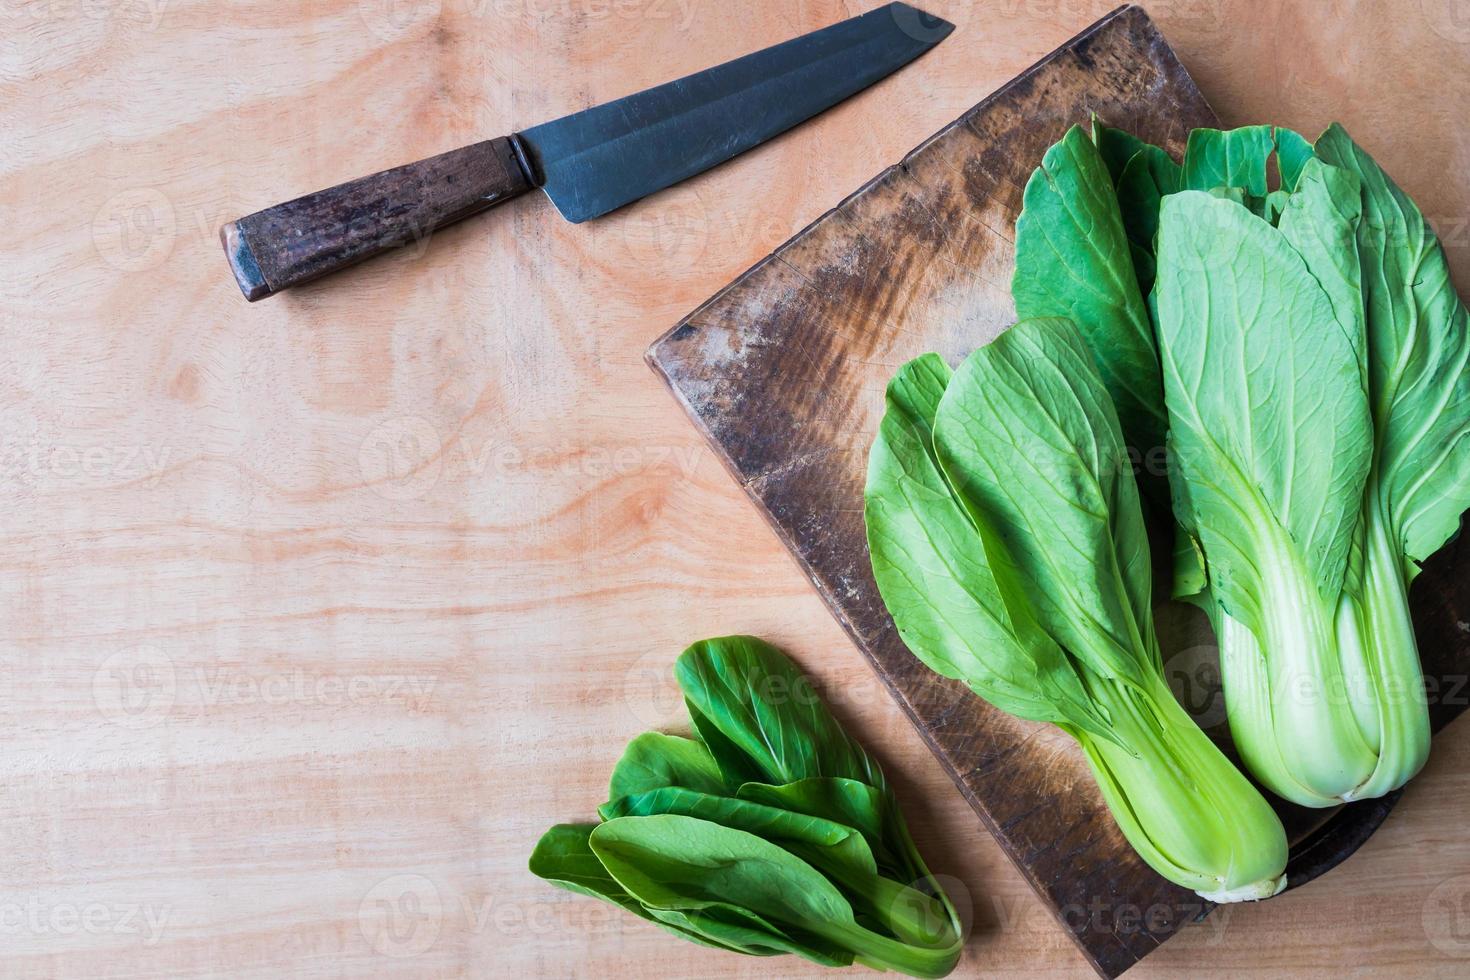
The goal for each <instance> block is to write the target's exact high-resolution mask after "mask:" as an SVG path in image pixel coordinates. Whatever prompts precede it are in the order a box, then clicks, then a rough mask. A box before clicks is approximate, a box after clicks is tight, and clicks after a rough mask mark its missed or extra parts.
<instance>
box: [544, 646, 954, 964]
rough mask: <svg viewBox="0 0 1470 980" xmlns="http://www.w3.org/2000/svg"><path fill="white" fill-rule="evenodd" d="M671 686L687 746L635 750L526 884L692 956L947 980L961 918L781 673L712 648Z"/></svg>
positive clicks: (729, 649)
mask: <svg viewBox="0 0 1470 980" xmlns="http://www.w3.org/2000/svg"><path fill="white" fill-rule="evenodd" d="M675 676H676V678H677V679H678V682H679V686H680V688H681V689H682V690H683V692H684V697H685V704H686V706H687V708H688V710H689V716H690V721H691V723H692V726H693V729H694V734H693V737H692V738H684V737H681V736H677V735H666V734H662V733H659V732H645V733H644V734H642V735H640V736H638V737H637V738H635V739H633V741H632V742H630V743H629V744H628V747H627V750H626V751H625V752H624V753H623V756H622V758H621V759H620V760H618V763H617V765H616V766H615V767H614V768H613V774H612V778H611V780H610V781H609V784H608V800H607V802H606V803H604V804H602V806H600V807H598V816H599V817H600V818H601V822H600V823H595V824H593V823H586V824H559V825H557V826H555V827H553V828H551V829H550V830H549V831H547V832H546V833H545V834H544V835H543V836H542V838H541V840H540V842H539V843H538V844H537V845H536V849H535V852H534V853H533V854H532V855H531V862H530V867H531V872H532V873H533V874H535V875H537V876H539V877H541V878H544V879H546V880H548V881H551V882H553V883H554V884H556V885H559V886H561V887H563V888H566V889H568V890H571V891H574V892H579V893H581V894H584V895H591V896H593V897H595V898H600V899H603V900H604V901H607V902H611V903H613V904H615V905H618V906H620V907H622V908H623V909H625V910H627V911H628V912H630V913H632V914H633V915H637V916H640V917H642V918H644V919H647V920H649V921H650V922H653V923H655V924H657V925H659V926H661V927H662V928H664V929H666V930H668V931H669V932H671V933H673V934H674V935H677V936H679V937H681V938H683V939H687V940H689V941H691V942H695V943H699V944H701V945H705V946H713V947H716V948H718V949H725V950H730V951H733V952H738V953H746V954H749V955H754V956H774V955H777V954H780V953H791V954H794V955H796V956H800V957H803V958H805V959H808V960H811V961H813V962H815V963H820V964H823V965H825V966H848V965H850V964H853V963H860V964H863V965H866V966H870V967H873V968H874V969H879V970H895V971H897V972H900V973H906V974H908V975H909V976H914V977H942V976H944V975H946V974H948V973H949V972H950V971H951V970H952V969H953V968H954V966H955V964H956V963H957V962H958V960H959V957H960V953H961V951H962V949H963V944H964V930H963V927H962V922H961V919H960V915H959V912H958V911H957V910H956V908H955V906H954V904H953V903H952V902H951V901H950V899H949V897H948V896H947V895H946V894H945V892H944V890H943V889H942V888H941V887H940V885H939V883H938V882H937V881H936V880H935V879H934V877H933V875H931V874H930V873H929V869H928V868H927V867H926V866H925V864H924V861H923V859H922V858H921V857H920V856H919V853H918V851H917V849H916V848H915V847H914V843H913V840H912V839H911V838H910V837H909V832H908V828H907V827H906V825H905V824H904V819H903V815H902V813H900V812H899V809H898V804H897V802H896V800H895V799H894V795H893V791H892V789H891V788H890V787H889V785H888V783H887V781H886V780H885V778H884V776H883V770H882V769H881V768H880V767H879V765H878V763H877V760H875V759H874V758H873V757H872V756H870V755H868V753H867V752H866V751H865V750H864V749H863V747H862V746H861V745H859V744H858V742H857V741H856V740H855V739H853V738H851V737H850V736H849V735H848V734H847V732H846V731H844V730H843V728H842V726H841V725H840V724H839V723H838V722H837V719H836V718H834V717H833V716H832V714H831V712H829V711H828V710H827V706H826V705H825V704H823V703H822V700H821V698H820V697H818V696H817V694H816V692H815V690H814V689H813V688H812V686H811V684H810V683H809V682H808V681H807V679H806V678H805V677H803V676H802V675H801V673H800V672H799V671H798V670H797V669H796V667H795V665H794V664H792V662H791V661H790V660H789V659H787V657H786V656H785V655H784V654H783V653H781V652H780V651H779V650H777V649H776V648H775V647H773V646H771V645H770V644H769V643H765V642H763V641H761V640H759V639H756V638H755V637H752V636H727V637H720V638H718V639H712V640H703V641H701V642H699V643H696V644H694V645H693V646H691V647H690V648H689V649H688V650H686V651H685V652H684V653H683V655H682V656H680V658H679V660H678V663H677V665H676V668H675Z"/></svg>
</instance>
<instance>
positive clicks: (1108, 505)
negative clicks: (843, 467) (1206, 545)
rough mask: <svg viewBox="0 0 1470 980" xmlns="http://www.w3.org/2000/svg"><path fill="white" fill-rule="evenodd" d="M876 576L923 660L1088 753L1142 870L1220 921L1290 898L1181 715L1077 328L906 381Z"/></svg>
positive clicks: (1258, 803) (1010, 343) (1138, 523)
mask: <svg viewBox="0 0 1470 980" xmlns="http://www.w3.org/2000/svg"><path fill="white" fill-rule="evenodd" d="M865 517H866V521H867V531H868V543H869V548H870V550H871V553H872V560H873V573H874V576H875V578H876V580H877V583H878V588H879V591H880V592H881V593H882V596H883V600H884V603H885V604H886V605H887V607H888V610H889V612H890V613H891V614H892V615H893V619H894V622H895V624H896V625H897V627H898V630H899V633H900V635H901V636H902V637H903V639H904V641H905V643H907V645H908V647H909V649H910V650H912V651H913V652H914V654H915V655H916V656H917V657H918V658H919V659H920V660H922V661H923V662H924V663H925V664H927V665H928V666H929V667H930V668H931V669H933V670H935V671H936V672H938V673H940V674H943V675H944V676H946V677H952V678H955V679H958V680H961V681H963V682H964V683H966V684H967V685H968V686H969V687H970V688H971V689H972V690H973V691H975V693H977V694H979V695H980V696H981V697H983V698H985V699H986V700H987V701H989V702H990V703H991V704H993V705H995V706H996V707H998V708H1000V709H1002V710H1004V711H1008V712H1010V713H1011V714H1014V715H1017V716H1019V717H1022V718H1027V719H1031V720H1035V721H1046V722H1051V723H1053V724H1056V725H1057V726H1058V727H1060V728H1061V729H1062V730H1063V731H1065V732H1067V733H1068V734H1070V735H1071V736H1073V737H1074V738H1075V739H1077V741H1078V742H1079V743H1080V745H1081V747H1082V749H1083V751H1084V752H1085V754H1086V757H1087V761H1088V763H1089V765H1090V766H1091V768H1092V771H1093V773H1094V775H1095V776H1096V779H1097V782H1098V786H1099V787H1100V789H1101V790H1102V794H1103V797H1104V799H1105V800H1106V802H1107V804H1108V806H1109V808H1110V809H1111V810H1112V813H1113V815H1114V817H1115V819H1116V820H1117V822H1118V825H1119V827H1120V828H1121V829H1122V830H1123V833H1124V835H1125V836H1126V837H1127V839H1128V841H1129V842H1130V843H1131V844H1132V845H1133V847H1134V848H1135V849H1136V850H1137V851H1138V853H1139V855H1140V856H1141V857H1142V858H1143V859H1144V860H1145V861H1146V862H1147V863H1148V864H1149V865H1150V866H1151V867H1152V868H1154V869H1155V870H1156V871H1158V872H1159V873H1160V874H1161V875H1163V876H1164V877H1165V878H1168V879H1169V880H1170V881H1173V882H1176V883H1177V884H1180V885H1183V886H1184V887H1187V888H1191V889H1193V890H1195V891H1196V892H1198V893H1199V894H1201V895H1202V896H1204V897H1206V898H1209V899H1211V900H1214V901H1221V902H1227V901H1239V900H1245V899H1259V898H1266V897H1269V896H1271V895H1274V894H1275V893H1276V892H1278V891H1280V890H1281V888H1283V887H1284V886H1285V876H1284V871H1285V866H1286V854H1287V845H1286V835H1285V832H1284V831H1283V829H1282V826H1281V822H1280V820H1279V819H1278V818H1277V816H1276V814H1275V812H1274V811H1272V809H1271V807H1270V806H1269V805H1268V804H1267V803H1266V801H1265V799H1264V798H1262V796H1261V794H1260V793H1259V792H1257V791H1256V789H1255V788H1254V787H1253V786H1251V784H1250V783H1249V782H1247V781H1246V779H1245V777H1243V776H1242V775H1241V774H1240V773H1239V772H1238V771H1237V770H1236V769H1235V767H1234V766H1233V765H1231V763H1230V762H1229V760H1227V759H1226V758H1225V756H1224V755H1222V754H1221V752H1220V751H1219V749H1217V748H1216V747H1215V745H1214V744H1213V743H1212V742H1211V741H1210V740H1209V738H1208V737H1207V736H1206V735H1205V734H1204V733H1203V732H1202V731H1200V729H1199V727H1198V726H1197V725H1196V724H1195V723H1194V721H1193V720H1192V719H1190V717H1189V716H1188V715H1187V714H1186V713H1185V712H1184V711H1183V709H1182V708H1180V706H1179V705H1178V703H1177V702H1176V701H1175V699H1174V697H1173V694H1172V693H1171V692H1170V690H1169V688H1168V685H1167V684H1166V683H1165V681H1164V678H1163V670H1162V663H1161V657H1160V653H1159V647H1158V642H1157V640H1156V639H1155V635H1154V627H1153V618H1152V614H1151V609H1150V592H1151V588H1152V585H1151V572H1150V567H1149V548H1148V541H1147V537H1146V534H1145V529H1144V521H1143V515H1142V511H1141V507H1140V504H1139V497H1138V490H1137V487H1136V485H1135V481H1134V477H1133V470H1132V467H1131V465H1129V460H1128V456H1127V451H1126V448H1125V444H1124V441H1123V435H1122V432H1121V430H1120V427H1119V423H1118V416H1117V413H1116V412H1115V410H1114V408H1113V402H1112V400H1111V398H1110V397H1109V395H1108V392H1107V389H1106V387H1105V385H1104V383H1103V379H1102V377H1101V376H1100V375H1099V373H1098V369H1097V366H1096V365H1095V363H1094V361H1093V359H1092V357H1091V355H1090V354H1089V353H1088V350H1087V348H1086V346H1085V344H1084V343H1083V340H1082V338H1081V336H1080V335H1079V333H1078V331H1077V329H1076V327H1075V326H1074V325H1073V324H1072V323H1071V322H1070V321H1068V320H1064V319H1038V320H1029V321H1023V322H1021V323H1019V324H1017V325H1016V326H1015V327H1012V328H1011V329H1010V330H1008V331H1006V332H1005V333H1004V334H1002V335H1001V336H1000V337H999V338H998V339H997V340H995V341H994V342H992V343H991V344H989V345H988V346H986V347H984V348H981V349H980V350H977V351H976V352H974V353H973V354H971V355H970V357H969V358H968V359H967V360H966V361H965V363H964V364H963V365H962V366H961V367H960V369H959V370H958V372H955V373H953V374H951V372H950V370H949V368H948V367H947V366H946V365H945V364H944V362H943V361H942V360H941V359H940V358H939V357H938V356H937V355H933V354H928V355H924V356H923V357H920V358H918V359H916V360H914V361H911V362H909V363H908V364H906V365H904V366H903V367H902V368H900V369H899V371H898V374H897V375H896V376H895V377H894V379H893V381H892V383H891V384H890V385H889V387H888V394H887V412H886V414H885V415H884V418H883V421H882V424H881V427H880V430H879V434H878V438H877V440H876V441H875V442H874V444H873V448H872V451H871V453H870V455H869V458H868V478H867V488H866V506H865Z"/></svg>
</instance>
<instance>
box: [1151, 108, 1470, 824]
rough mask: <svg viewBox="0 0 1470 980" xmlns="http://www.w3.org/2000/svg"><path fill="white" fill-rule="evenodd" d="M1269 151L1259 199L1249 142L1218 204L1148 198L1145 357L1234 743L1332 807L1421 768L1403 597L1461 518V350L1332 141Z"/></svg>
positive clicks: (1385, 202)
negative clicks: (1203, 591)
mask: <svg viewBox="0 0 1470 980" xmlns="http://www.w3.org/2000/svg"><path fill="white" fill-rule="evenodd" d="M1274 133H1275V139H1276V145H1275V147H1274V149H1275V151H1276V153H1277V159H1278V167H1279V170H1280V174H1281V186H1280V187H1279V188H1278V189H1276V190H1274V191H1270V192H1268V193H1267V194H1266V195H1265V196H1264V197H1261V196H1259V195H1258V194H1257V193H1256V189H1257V188H1258V187H1263V186H1264V183H1265V180H1266V169H1267V168H1266V163H1267V156H1268V155H1269V154H1270V153H1271V152H1272V150H1273V145H1272V143H1270V142H1259V143H1257V144H1256V146H1255V147H1253V149H1252V150H1251V152H1243V153H1240V154H1237V155H1236V156H1235V157H1234V162H1235V167H1236V172H1235V174H1233V175H1231V177H1230V178H1229V179H1231V180H1232V183H1231V185H1230V186H1219V187H1216V188H1213V189H1211V190H1210V191H1208V192H1198V191H1196V192H1181V193H1179V194H1176V195H1174V196H1171V197H1167V198H1165V199H1164V200H1163V201H1162V204H1161V207H1160V231H1159V235H1158V285H1157V287H1156V308H1157V313H1158V336H1159V350H1160V356H1161V361H1162V366H1163V373H1164V380H1165V403H1166V406H1167V408H1168V412H1169V418H1170V440H1171V448H1172V450H1173V453H1172V455H1173V460H1174V463H1175V466H1176V472H1177V474H1178V476H1179V480H1178V481H1177V485H1176V488H1175V489H1176V494H1175V497H1176V514H1177V515H1178V516H1179V519H1180V522H1181V524H1183V525H1184V526H1186V527H1188V528H1191V529H1192V533H1193V534H1194V535H1195V536H1196V538H1197V541H1198V543H1199V546H1200V548H1201V550H1202V553H1203V555H1204V556H1205V561H1206V566H1207V570H1208V580H1209V587H1210V592H1211V595H1212V597H1213V603H1212V606H1213V609H1212V612H1213V613H1214V620H1215V623H1216V628H1217V631H1218V633H1219V637H1220V647H1221V662H1222V674H1223V678H1224V683H1225V696H1226V706H1227V709H1228V712H1229V715H1230V722H1231V731H1232V734H1233V736H1234V738H1235V741H1236V745H1237V747H1238V748H1239V749H1240V752H1241V755H1242V757H1243V758H1244V759H1245V761H1246V763H1247V765H1249V767H1250V768H1251V770H1252V771H1253V772H1254V773H1255V775H1256V776H1257V778H1259V779H1260V780H1261V781H1262V782H1263V783H1265V784H1266V785H1267V786H1268V787H1270V788H1271V789H1272V790H1273V791H1274V792H1276V793H1278V794H1280V795H1281V796H1284V797H1286V798H1287V799H1290V800H1293V801H1295V802H1297V803H1301V804H1304V805H1307V806H1331V805H1335V804H1337V803H1340V802H1343V801H1347V800H1355V799H1364V798H1368V797H1375V796H1381V795H1383V794H1384V793H1387V792H1389V791H1391V790H1393V789H1396V788H1398V787H1399V786H1402V785H1403V784H1404V783H1405V782H1407V781H1408V779H1409V778H1411V777H1412V776H1413V775H1414V774H1415V773H1416V772H1417V771H1418V770H1419V769H1420V767H1421V766H1422V765H1423V764H1424V760H1425V758H1426V757H1427V754H1428V751H1429V718H1428V711H1427V708H1426V706H1425V702H1424V688H1423V678H1422V674H1421V669H1420V666H1419V657H1418V650H1417V645H1416V643H1415V638H1414V631H1413V624H1412V622H1411V620H1410V618H1409V613H1408V585H1409V582H1410V581H1411V580H1412V578H1413V576H1414V574H1415V573H1416V572H1417V570H1418V563H1419V562H1420V561H1422V560H1423V559H1424V558H1427V557H1428V556H1429V555H1430V554H1431V553H1433V552H1434V551H1436V550H1437V549H1438V548H1439V547H1440V546H1441V545H1443V544H1444V542H1445V541H1446V540H1448V538H1449V537H1450V536H1451V535H1452V534H1453V533H1454V532H1455V531H1456V529H1457V528H1458V526H1459V518H1460V514H1461V513H1462V512H1463V511H1464V510H1465V508H1466V507H1467V506H1470V439H1467V438H1466V437H1467V434H1470V374H1467V357H1470V337H1467V328H1466V314H1465V308H1464V306H1463V304H1461V302H1460V300H1459V297H1458V296H1457V295H1456V293H1455V291H1454V288H1453V286H1452V285H1451V284H1450V281H1449V275H1448V269H1447V267H1446V264H1445V261H1444V255H1443V252H1442V250H1441V249H1440V247H1439V244H1438V242H1437V241H1436V240H1435V238H1434V236H1433V234H1432V233H1431V232H1430V231H1429V229H1428V228H1427V226H1426V225H1425V223H1424V221H1423V218H1422V216H1421V215H1420V214H1419V211H1418V209H1417V208H1415V207H1414V205H1413V202H1411V201H1409V199H1408V198H1407V197H1406V196H1404V195H1403V193H1402V192H1401V191H1400V190H1399V189H1398V188H1397V187H1396V186H1394V184H1393V183H1392V181H1391V180H1389V179H1388V177H1387V176H1386V175H1385V174H1384V173H1383V171H1382V170H1381V169H1379V168H1378V167H1377V165H1376V164H1375V163H1374V162H1373V161H1372V159H1371V158H1370V157H1369V156H1368V155H1367V154H1366V153H1364V152H1363V151H1362V150H1361V149H1360V148H1358V147H1357V146H1356V145H1355V144H1354V143H1353V142H1352V141H1351V140H1350V139H1349V138H1348V136H1347V134H1346V133H1345V132H1343V130H1342V129H1341V127H1337V126H1334V127H1332V128H1331V129H1329V130H1328V131H1327V133H1325V134H1324V135H1323V136H1322V138H1321V139H1319V140H1318V142H1317V144H1316V145H1315V146H1312V145H1311V144H1307V143H1306V141H1305V140H1302V139H1301V138H1300V137H1299V136H1296V135H1295V134H1292V133H1290V132H1289V131H1286V130H1276V131H1274ZM1191 145H1193V141H1192V142H1191ZM1241 185H1245V186H1241Z"/></svg>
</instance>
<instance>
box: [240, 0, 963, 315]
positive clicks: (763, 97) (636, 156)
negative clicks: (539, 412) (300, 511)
mask: <svg viewBox="0 0 1470 980" xmlns="http://www.w3.org/2000/svg"><path fill="white" fill-rule="evenodd" d="M952 30H954V25H952V24H950V23H949V22H948V21H945V20H941V19H940V18H938V17H935V16H933V15H930V14H926V13H924V12H923V11H921V10H917V9H915V8H914V7H910V6H909V5H908V4H905V3H892V4H889V5H888V6H886V7H881V8H879V9H877V10H872V11H869V12H868V13H866V14H863V15H861V16H859V17H853V18H851V19H849V20H845V21H842V22H840V23H837V24H833V25H832V26H831V27H825V28H823V29H822V30H819V31H813V32H812V33H810V34H805V35H803V36H801V37H798V38H794V39H793V40H790V41H786V42H783V43H781V44H777V45H775V46H774V47H769V48H766V49H765V50H763V51H757V52H755V53H754V54H749V55H746V56H745V57H743V58H737V59H735V60H734V61H729V62H726V63H725V64H723V65H719V66H717V67H714V68H710V69H707V70H706V71H702V72H698V73H696V74H693V75H689V76H688V77H685V78H680V79H678V80H677V81H673V82H668V83H667V84H664V85H660V86H657V87H656V88H651V89H647V90H645V91H642V92H638V93H636V94H634V95H630V96H628V97H626V98H622V99H618V100H617V101H616V102H608V103H606V104H604V105H599V106H593V107H592V108H590V109H584V110H583V111H581V112H577V113H573V114H572V115H570V116H564V117H562V118H561V119H557V120H555V121H553V122H548V123H542V124H541V125H540V126H534V127H532V128H530V129H527V130H525V131H523V132H520V133H512V134H511V135H510V136H501V137H498V138H496V139H492V140H486V141H484V142H482V143H474V144H471V145H470V146H465V147H461V148H460V149H458V150H450V151H449V152H448V153H441V154H439V155H438V156H433V157H429V158H428V159H426V160H420V161H418V162H417V163H410V164H407V165H405V166H402V167H395V168H393V169H392V170H384V171H382V172H380V173H376V174H373V175H371V176H369V177H362V178H359V179H358V180H353V181H348V182H347V183H345V184H338V185H337V186H335V187H329V188H327V189H326V190H323V191H317V192H316V193H314V194H308V195H306V196H305V197H298V198H296V199H295V200H294V201H287V202H286V203H285V204H277V205H276V206H275V207H272V208H266V209H265V210H264V211H257V212H255V213H254V214H251V215H247V216H245V217H243V218H240V219H238V220H235V221H231V222H230V223H229V224H226V225H225V226H224V227H222V228H221V229H220V241H221V242H222V243H223V244H224V247H225V254H226V255H227V256H228V257H229V260H230V268H231V269H232V270H233V271H234V273H235V281H236V282H238V283H239V284H240V291H241V292H243V293H244V294H245V298H246V299H248V300H250V301H251V302H254V301H256V300H258V299H262V298H264V297H266V296H270V295H272V294H274V293H278V292H280V291H281V290H283V289H287V288H289V287H291V286H295V285H298V284H300V283H303V282H306V281H308V280H310V279H315V278H317V277H318V276H324V275H327V274H328V273H331V272H336V271H337V270H338V269H343V268H346V267H347V266H349V265H352V264H353V263H356V262H361V261H362V260H363V259H366V258H370V257H371V256H374V255H377V254H378V253H379V252H383V251H386V250H388V249H390V248H394V247H396V246H399V245H404V244H407V243H409V242H413V241H419V240H422V239H423V238H424V237H425V236H426V235H428V234H429V233H430V232H432V231H434V230H435V229H437V228H442V227H444V226H445V225H447V224H450V223H451V222H454V221H459V220H460V219H461V218H467V217H469V216H470V215H472V214H475V213H477V212H480V211H483V210H485V209H486V208H489V207H491V206H493V205H496V204H500V203H502V202H504V201H508V200H510V199H511V198H513V197H516V196H517V195H520V194H524V193H526V192H527V191H530V190H534V189H535V188H538V187H539V188H540V189H541V190H543V191H545V192H546V196H547V197H549V198H551V203H552V204H554V205H556V209H557V211H559V212H561V215H562V217H564V218H566V219H567V220H568V221H572V222H582V221H586V220H588V219H589V218H596V217H598V216H599V215H603V214H606V213H608V212H609V211H612V210H614V209H616V208H619V207H622V206H623V205H624V204H628V203H630V202H632V201H636V200H638V199H639V198H641V197H644V196H646V195H648V194H652V193H653V192H654V191H658V190H662V189H663V188H665V187H668V186H670V185H671V184H676V183H678V182H679V181H681V180H684V179H685V178H686V177H693V176H694V175H695V174H698V173H702V172H704V171H705V170H708V169H709V168H710V167H713V166H715V165H716V164H719V163H723V162H724V161H726V160H728V159H730V158H731V157H733V156H735V155H737V154H739V153H743V152H745V151H746V150H748V149H750V148H751V147H753V146H756V145H758V144H760V143H762V142H764V141H766V140H768V139H770V138H771V137H773V136H776V135H778V134H780V133H783V132H785V131H786V130H788V129H790V128H791V127H793V126H795V125H797V124H798V123H801V122H804V121H806V120H807V119H810V118H811V117H812V116H815V115H816V114H817V113H819V112H821V111H822V110H824V109H827V108H829V107H831V106H833V105H836V104H837V103H838V102H841V101H842V100H843V99H846V98H847V97H848V96H850V95H853V94H855V93H857V92H860V91H862V90H863V89H865V88H867V87H868V86H869V85H872V84H873V83H874V82H876V81H878V80H879V79H881V78H883V77H884V76H886V75H889V74H891V73H892V72H894V71H897V70H898V69H899V68H902V67H903V66H904V65H906V64H908V63H909V62H910V61H912V60H913V59H915V58H917V57H918V56H919V55H921V54H923V53H924V52H925V51H928V50H929V49H930V48H932V47H934V45H936V44H938V43H939V42H940V41H942V40H944V38H945V37H947V36H948V35H949V33H950V31H952Z"/></svg>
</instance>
